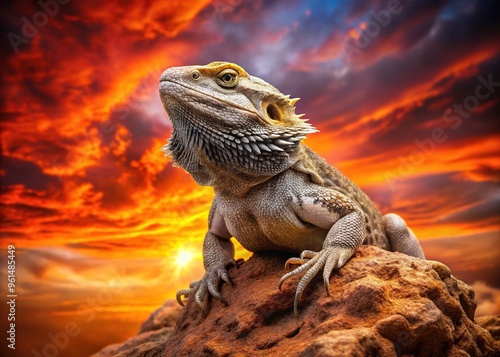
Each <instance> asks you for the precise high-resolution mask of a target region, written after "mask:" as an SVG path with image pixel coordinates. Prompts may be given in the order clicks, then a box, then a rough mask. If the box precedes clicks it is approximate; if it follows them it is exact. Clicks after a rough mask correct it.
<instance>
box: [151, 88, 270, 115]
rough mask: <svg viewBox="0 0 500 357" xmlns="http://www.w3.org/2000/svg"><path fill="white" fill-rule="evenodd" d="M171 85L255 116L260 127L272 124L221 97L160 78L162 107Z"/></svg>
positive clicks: (253, 111)
mask: <svg viewBox="0 0 500 357" xmlns="http://www.w3.org/2000/svg"><path fill="white" fill-rule="evenodd" d="M172 84H173V85H174V87H175V86H178V87H182V88H184V90H187V91H191V92H194V93H196V94H197V95H200V96H202V97H205V98H210V99H212V100H213V101H216V102H219V103H224V104H226V105H228V106H230V107H232V108H235V109H238V110H241V111H243V112H246V113H249V114H252V116H255V117H256V118H257V120H258V121H259V122H260V124H262V125H269V124H272V123H269V122H268V121H266V120H265V118H262V117H261V115H260V113H259V112H258V111H256V110H252V109H249V108H247V107H244V106H242V105H239V104H238V103H235V102H232V101H229V100H226V99H224V98H221V97H216V96H214V95H211V94H210V93H207V92H204V91H201V90H199V89H196V88H194V87H191V86H190V85H187V84H185V83H179V82H177V81H175V80H172V79H168V78H162V79H160V94H161V98H162V101H163V105H164V106H165V101H164V98H165V99H166V98H168V97H171V95H170V93H169V92H170V91H171V90H172V88H170V89H169V87H171V86H172ZM165 109H167V108H166V106H165Z"/></svg>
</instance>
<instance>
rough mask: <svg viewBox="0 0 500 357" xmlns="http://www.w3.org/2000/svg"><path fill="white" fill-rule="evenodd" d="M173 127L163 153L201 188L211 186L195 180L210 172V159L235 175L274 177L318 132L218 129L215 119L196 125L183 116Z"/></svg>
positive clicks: (300, 128) (276, 128)
mask: <svg viewBox="0 0 500 357" xmlns="http://www.w3.org/2000/svg"><path fill="white" fill-rule="evenodd" d="M198 119H199V118H198ZM208 123H210V125H209V124H208ZM172 124H173V131H172V136H171V137H170V139H168V142H167V144H166V145H165V146H164V147H163V149H162V150H163V151H165V152H166V154H165V156H171V157H172V160H173V162H174V163H175V164H176V165H177V166H180V167H182V168H183V169H185V170H186V171H187V172H189V173H190V174H191V175H192V176H193V178H195V180H196V181H198V183H200V184H209V183H207V182H200V181H204V180H200V179H197V177H196V176H199V175H200V174H202V172H205V171H206V170H207V168H206V167H204V166H207V165H206V160H207V159H208V160H209V162H210V163H211V164H213V165H215V166H217V167H219V168H222V169H225V170H228V171H231V172H232V173H235V174H242V175H250V176H254V177H255V176H274V175H276V174H278V173H280V172H282V171H284V170H286V169H287V168H289V167H290V166H292V165H293V164H294V163H295V161H296V158H295V157H294V153H295V152H296V151H297V148H298V146H299V143H300V141H301V140H302V139H304V138H305V136H306V135H307V134H309V133H314V132H316V131H317V130H316V129H315V128H314V127H312V126H311V125H309V124H307V123H303V124H302V125H301V126H296V127H281V126H260V125H259V126H257V125H254V126H252V127H239V128H235V127H232V128H231V127H226V126H217V127H215V126H214V120H213V119H210V118H206V120H197V121H196V122H193V121H192V120H189V119H186V118H183V117H182V116H178V117H177V118H176V116H174V117H173V118H172Z"/></svg>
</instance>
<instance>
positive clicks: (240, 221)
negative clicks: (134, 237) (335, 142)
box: [159, 62, 425, 314]
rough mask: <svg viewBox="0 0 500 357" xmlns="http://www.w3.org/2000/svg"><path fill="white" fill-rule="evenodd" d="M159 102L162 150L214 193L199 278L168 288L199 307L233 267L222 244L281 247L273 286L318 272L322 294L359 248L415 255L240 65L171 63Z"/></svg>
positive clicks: (397, 221)
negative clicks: (165, 134)
mask: <svg viewBox="0 0 500 357" xmlns="http://www.w3.org/2000/svg"><path fill="white" fill-rule="evenodd" d="M159 91H160V97H161V100H162V103H163V106H164V108H165V110H166V112H167V113H168V116H169V118H170V120H171V122H172V127H173V131H172V135H171V137H170V139H169V140H168V142H167V144H166V145H165V146H164V148H163V149H162V150H164V151H166V154H165V156H169V157H171V159H172V160H173V163H174V165H176V166H179V167H181V168H183V169H184V170H186V171H187V172H188V173H189V174H190V175H191V176H192V177H193V179H194V180H195V181H196V182H197V183H198V184H199V185H209V186H212V187H213V188H214V192H215V198H214V200H213V203H212V206H211V209H210V213H209V218H208V223H209V228H208V231H207V233H206V235H205V239H204V242H203V263H204V267H205V271H206V272H205V275H204V276H203V277H202V278H201V280H198V281H195V282H192V283H191V284H190V287H189V289H183V290H179V291H178V292H177V301H178V302H179V303H180V304H181V305H183V301H182V297H183V296H184V297H186V298H191V297H192V296H193V295H194V299H195V301H196V303H197V305H198V306H199V307H200V308H201V309H202V310H206V305H205V303H204V300H205V297H207V296H210V295H211V296H213V297H215V298H217V299H220V300H221V301H222V302H223V303H225V304H226V305H227V302H226V300H225V299H224V297H223V296H222V295H221V294H220V292H219V286H220V283H221V282H222V281H223V282H226V283H231V281H230V279H229V276H228V270H227V269H228V268H229V264H230V263H233V264H234V263H235V262H234V246H233V243H232V242H231V240H230V239H231V238H233V237H234V238H235V239H236V240H238V242H240V243H241V245H242V246H243V247H244V248H246V249H247V250H249V251H251V252H258V251H263V250H284V251H289V252H295V253H296V254H299V257H296V258H290V259H289V260H288V261H287V262H286V266H285V269H286V270H288V268H289V266H291V265H299V266H298V267H297V268H296V269H294V270H292V271H290V272H288V273H286V274H284V276H283V277H282V278H281V280H280V281H279V283H278V288H279V289H281V285H282V284H283V282H284V281H285V280H287V279H288V278H290V277H292V276H295V275H300V274H302V273H304V274H303V276H302V278H301V280H300V281H299V283H298V285H297V289H296V294H295V299H294V304H293V309H294V313H295V314H297V309H298V302H299V300H300V299H301V297H302V294H303V292H304V289H305V287H306V286H307V284H309V282H310V281H311V280H312V279H313V278H314V276H316V275H317V274H318V272H320V271H321V270H323V280H324V286H325V289H326V293H327V294H328V295H330V292H329V279H330V275H331V273H332V271H333V270H334V269H339V268H341V267H342V266H343V265H344V264H346V262H347V261H348V259H349V258H350V257H351V256H352V255H353V254H354V253H355V252H356V250H357V249H358V247H359V246H360V245H361V244H371V245H375V246H378V247H381V248H383V249H386V250H391V251H398V252H402V253H406V254H408V255H411V256H415V257H419V258H422V259H425V257H424V253H423V251H422V248H421V246H420V244H419V243H418V240H417V238H416V237H415V234H414V233H413V232H412V230H411V229H410V228H408V227H407V225H406V223H405V221H404V220H403V219H402V218H401V217H399V216H398V215H396V214H386V215H384V216H382V215H381V213H380V212H379V211H378V209H377V208H376V207H375V205H374V203H373V202H372V201H371V200H370V199H369V198H368V196H367V195H366V194H365V193H363V192H362V191H361V190H360V189H359V188H358V187H357V186H356V185H355V184H354V183H353V182H351V181H350V180H349V179H348V178H347V177H345V176H344V175H343V174H342V173H341V172H340V171H339V170H338V169H336V168H334V167H332V166H330V165H329V164H328V163H327V162H326V161H325V160H324V159H323V158H321V157H320V156H319V155H317V154H316V153H315V152H313V151H312V150H311V149H310V148H308V147H307V146H306V145H304V144H303V143H302V140H303V139H304V138H305V137H306V135H307V134H312V133H315V132H317V130H316V129H315V128H314V127H313V126H311V125H310V124H309V123H307V122H306V120H304V119H302V118H301V115H296V114H295V103H296V102H297V100H298V98H296V99H290V97H289V96H287V95H283V94H282V93H281V92H280V91H279V90H278V89H276V88H275V87H273V86H272V85H270V84H269V83H267V82H265V81H263V80H262V79H260V78H257V77H254V76H250V75H249V74H248V73H247V72H246V71H245V70H244V69H243V68H242V67H240V66H238V65H236V64H233V63H228V62H212V63H210V64H208V65H205V66H184V67H172V68H169V69H167V70H165V71H164V72H163V74H162V75H161V77H160V86H159Z"/></svg>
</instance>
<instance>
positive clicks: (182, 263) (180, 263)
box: [175, 248, 195, 268]
mask: <svg viewBox="0 0 500 357" xmlns="http://www.w3.org/2000/svg"><path fill="white" fill-rule="evenodd" d="M194 257H195V254H194V253H193V252H192V251H191V250H189V249H183V248H181V249H179V250H178V251H177V256H176V258H175V265H176V267H177V268H184V267H186V266H187V265H188V264H189V263H190V262H191V260H193V258H194Z"/></svg>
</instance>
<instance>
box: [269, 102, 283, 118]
mask: <svg viewBox="0 0 500 357" xmlns="http://www.w3.org/2000/svg"><path fill="white" fill-rule="evenodd" d="M266 113H267V115H268V116H269V118H271V119H272V120H277V121H280V120H281V113H280V110H279V109H278V107H277V106H276V105H274V104H269V105H268V106H267V109H266Z"/></svg>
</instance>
